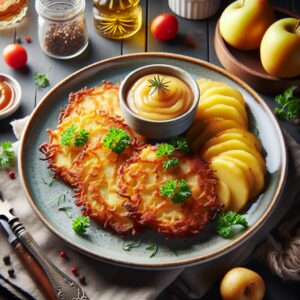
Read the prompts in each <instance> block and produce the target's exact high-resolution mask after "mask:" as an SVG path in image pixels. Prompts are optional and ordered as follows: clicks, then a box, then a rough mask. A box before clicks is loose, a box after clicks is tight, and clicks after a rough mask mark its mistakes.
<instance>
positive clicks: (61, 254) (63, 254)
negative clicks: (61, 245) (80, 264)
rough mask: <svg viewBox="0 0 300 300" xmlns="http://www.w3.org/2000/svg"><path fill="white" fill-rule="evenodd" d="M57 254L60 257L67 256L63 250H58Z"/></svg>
mask: <svg viewBox="0 0 300 300" xmlns="http://www.w3.org/2000/svg"><path fill="white" fill-rule="evenodd" d="M59 255H60V257H62V258H67V253H66V252H65V251H60V253H59Z"/></svg>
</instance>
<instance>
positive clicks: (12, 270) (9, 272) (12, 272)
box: [7, 268, 15, 278]
mask: <svg viewBox="0 0 300 300" xmlns="http://www.w3.org/2000/svg"><path fill="white" fill-rule="evenodd" d="M7 273H8V275H9V277H11V278H14V277H15V269H14V268H9V269H8V270H7Z"/></svg>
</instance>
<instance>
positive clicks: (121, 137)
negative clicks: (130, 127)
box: [103, 127, 130, 153]
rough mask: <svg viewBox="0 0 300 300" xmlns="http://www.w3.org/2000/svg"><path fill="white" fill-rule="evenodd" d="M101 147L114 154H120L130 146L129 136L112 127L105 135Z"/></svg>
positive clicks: (121, 130)
mask: <svg viewBox="0 0 300 300" xmlns="http://www.w3.org/2000/svg"><path fill="white" fill-rule="evenodd" d="M103 145H104V147H106V148H109V149H111V150H112V151H113V152H115V153H121V152H123V151H124V150H125V149H126V147H127V146H128V145H130V135H129V134H128V133H127V131H125V130H124V129H121V128H116V127H112V128H110V129H109V130H108V132H107V133H106V136H105V138H104V140H103Z"/></svg>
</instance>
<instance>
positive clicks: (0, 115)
mask: <svg viewBox="0 0 300 300" xmlns="http://www.w3.org/2000/svg"><path fill="white" fill-rule="evenodd" d="M0 80H5V81H7V82H9V83H10V84H11V85H12V86H13V88H14V90H15V93H16V95H15V100H14V101H13V102H12V103H10V104H9V105H8V106H7V107H5V108H4V109H2V110H0V120H1V119H4V118H7V117H8V116H10V115H12V114H13V113H14V112H15V111H16V110H17V109H18V108H19V106H20V104H21V97H22V90H21V86H20V84H19V82H18V81H17V80H16V79H14V78H13V77H11V76H9V75H6V74H3V73H0Z"/></svg>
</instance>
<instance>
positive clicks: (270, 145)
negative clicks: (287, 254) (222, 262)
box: [19, 53, 286, 269]
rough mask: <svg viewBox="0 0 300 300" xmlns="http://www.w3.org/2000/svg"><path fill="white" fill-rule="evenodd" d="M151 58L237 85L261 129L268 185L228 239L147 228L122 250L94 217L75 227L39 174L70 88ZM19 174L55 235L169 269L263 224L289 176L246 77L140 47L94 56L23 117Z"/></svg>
mask: <svg viewBox="0 0 300 300" xmlns="http://www.w3.org/2000/svg"><path fill="white" fill-rule="evenodd" d="M150 64H169V65H174V66H177V67H180V68H182V69H185V70H187V71H188V72H190V73H191V75H192V76H193V77H194V78H199V77H206V78H210V79H213V80H218V81H224V82H226V83H228V84H230V85H232V86H234V87H235V88H237V89H239V90H240V91H241V93H242V94H243V95H244V97H245V101H246V103H247V106H248V108H249V112H250V114H249V115H250V122H251V124H252V125H253V126H256V128H257V129H258V130H259V132H260V139H261V142H262V145H263V147H264V149H265V152H266V162H267V169H268V172H269V176H268V183H267V187H266V189H265V191H264V193H263V194H262V195H261V196H260V197H258V199H256V200H255V201H252V202H251V203H250V204H249V206H248V207H247V219H248V222H249V225H250V227H249V229H247V230H246V231H245V232H243V233H241V234H240V235H238V236H237V237H236V238H235V239H233V240H226V239H222V238H221V237H219V236H217V235H216V234H215V230H214V227H213V225H209V226H208V227H207V228H206V230H205V231H204V232H203V233H201V234H200V235H198V236H197V237H195V238H189V239H188V238H186V239H175V238H174V239H169V240H165V238H164V237H163V236H161V235H158V234H156V233H154V232H151V231H147V232H143V233H142V234H140V235H138V236H137V239H138V240H139V241H140V242H141V245H140V246H139V247H137V248H133V249H132V250H131V251H124V250H123V249H122V245H123V242H124V239H123V238H122V237H120V236H118V235H116V234H113V233H110V232H108V231H106V230H104V229H102V228H101V227H100V226H98V225H97V224H95V223H92V224H91V227H90V229H89V230H88V233H87V235H86V236H80V235H77V234H75V233H74V231H73V230H72V224H71V219H70V218H69V217H68V216H67V214H65V213H64V212H62V211H58V209H57V206H56V205H54V206H53V205H49V201H50V200H51V199H52V198H53V197H55V196H56V195H60V194H61V193H65V192H66V200H65V202H61V205H62V204H64V205H67V206H73V211H74V212H75V215H76V214H80V210H79V208H77V207H75V205H74V204H73V202H72V190H71V188H70V187H68V186H67V185H65V184H64V183H63V182H61V181H58V180H57V181H55V182H54V183H53V185H52V186H51V187H49V186H47V185H46V184H45V183H44V182H43V179H45V178H46V179H47V178H49V174H48V170H47V162H45V161H42V160H41V159H40V158H41V157H42V154H41V153H40V152H39V150H38V149H39V146H40V145H41V144H42V143H43V142H45V141H47V140H48V136H47V134H46V129H47V128H56V126H57V118H58V115H59V111H60V110H61V108H62V107H63V106H65V105H66V104H67V101H68V94H69V93H70V92H74V91H77V90H79V89H81V88H83V87H86V86H88V87H92V86H94V85H97V84H100V83H101V82H102V80H104V79H106V80H110V81H112V82H119V81H120V80H121V79H122V78H124V77H125V76H126V75H127V74H128V73H129V72H131V71H132V70H134V69H136V68H139V67H141V66H145V65H150ZM19 155H20V156H19V157H20V160H19V172H20V175H21V179H22V184H23V187H24V190H25V192H26V195H27V198H28V200H29V203H30V205H31V206H32V208H33V210H34V211H35V212H36V214H37V215H38V216H39V218H40V219H41V220H42V221H43V222H44V224H45V225H46V226H47V227H48V228H49V229H50V230H51V231H52V232H53V233H55V234H56V235H57V236H59V237H60V238H61V239H63V240H65V241H66V242H68V243H69V244H70V246H72V247H74V248H75V249H77V250H79V251H81V252H83V253H85V254H87V255H89V256H92V257H94V258H96V259H100V260H103V261H106V262H109V263H114V264H119V265H123V266H127V267H133V268H142V269H154V268H155V269H167V268H178V267H183V266H188V265H194V264H199V263H202V262H207V261H209V260H212V259H215V258H217V257H220V256H221V255H223V254H225V253H228V252H229V251H231V250H233V249H235V248H236V247H238V246H239V245H241V244H242V243H244V242H245V241H246V240H247V239H249V238H250V237H251V236H252V235H253V234H255V232H256V231H257V230H258V229H259V228H260V227H261V226H263V224H264V222H265V221H266V220H267V219H268V218H269V216H270V214H271V212H272V211H273V209H274V208H275V206H276V205H277V202H278V199H279V195H280V193H281V190H282V187H283V184H284V181H285V176H286V150H285V145H284V140H283V137H282V133H281V131H280V128H279V126H278V123H277V121H276V119H275V118H274V116H273V114H272V113H271V111H270V110H269V108H268V107H267V105H266V104H265V103H264V102H263V100H262V99H261V98H260V97H259V96H258V95H257V94H256V93H255V92H254V91H253V90H252V89H251V88H250V87H249V86H248V85H246V84H245V83H243V82H242V81H241V80H239V79H238V78H235V77H234V76H232V75H230V74H229V73H228V72H227V71H226V70H223V69H221V68H218V67H216V66H214V65H211V64H209V63H207V62H204V61H201V60H197V59H193V58H189V57H185V56H180V55H175V54H163V53H141V54H132V55H124V56H120V57H115V58H111V59H107V60H103V61H100V62H97V63H95V64H93V65H90V66H88V67H86V68H83V69H81V70H80V71H78V72H76V73H74V74H72V75H70V76H69V77H67V78H66V79H64V80H63V81H61V82H60V83H59V84H57V85H56V86H55V87H54V88H53V89H52V90H51V91H50V92H49V93H48V94H47V95H46V96H45V97H44V98H43V99H42V100H41V102H40V103H39V105H38V106H37V107H36V109H35V111H34V112H33V114H32V117H31V119H30V121H29V122H28V124H27V126H26V128H25V132H24V134H23V138H22V141H21V145H20V154H19ZM153 243H156V244H157V245H158V252H157V254H156V255H155V256H154V257H152V258H150V257H149V254H150V253H149V250H147V249H146V248H147V246H149V245H150V244H153Z"/></svg>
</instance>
